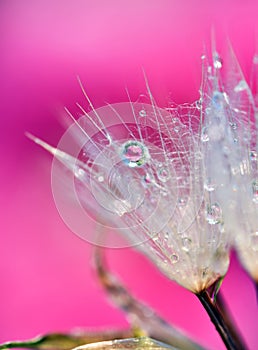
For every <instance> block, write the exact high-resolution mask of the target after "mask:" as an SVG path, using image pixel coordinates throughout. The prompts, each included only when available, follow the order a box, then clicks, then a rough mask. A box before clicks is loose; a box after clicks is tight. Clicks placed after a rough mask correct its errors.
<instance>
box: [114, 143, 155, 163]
mask: <svg viewBox="0 0 258 350" xmlns="http://www.w3.org/2000/svg"><path fill="white" fill-rule="evenodd" d="M121 153H122V160H123V162H124V163H126V164H127V165H128V166H129V167H131V168H135V167H140V166H142V165H144V164H145V163H146V162H147V161H148V160H149V158H150V155H149V151H148V149H147V147H146V146H144V145H143V144H142V143H141V142H139V141H136V140H134V141H127V142H126V143H124V144H123V146H122V152H121Z"/></svg>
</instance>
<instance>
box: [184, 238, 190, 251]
mask: <svg viewBox="0 0 258 350" xmlns="http://www.w3.org/2000/svg"><path fill="white" fill-rule="evenodd" d="M191 245H192V240H191V238H189V237H183V238H182V249H183V250H184V251H185V252H189V250H190V249H191Z"/></svg>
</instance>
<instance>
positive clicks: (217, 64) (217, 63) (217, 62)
mask: <svg viewBox="0 0 258 350" xmlns="http://www.w3.org/2000/svg"><path fill="white" fill-rule="evenodd" d="M222 65H223V62H222V59H221V57H219V55H218V54H217V53H216V54H215V56H214V61H213V66H214V68H215V69H221V68H222Z"/></svg>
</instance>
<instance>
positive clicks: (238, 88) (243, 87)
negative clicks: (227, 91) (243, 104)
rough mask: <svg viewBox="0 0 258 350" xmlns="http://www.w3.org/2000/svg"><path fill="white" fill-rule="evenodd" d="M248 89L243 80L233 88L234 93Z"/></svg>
mask: <svg viewBox="0 0 258 350" xmlns="http://www.w3.org/2000/svg"><path fill="white" fill-rule="evenodd" d="M247 89H248V84H247V82H246V81H245V80H240V82H239V83H238V84H237V85H236V86H235V87H234V91H235V92H241V91H244V90H247Z"/></svg>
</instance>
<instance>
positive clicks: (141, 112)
mask: <svg viewBox="0 0 258 350" xmlns="http://www.w3.org/2000/svg"><path fill="white" fill-rule="evenodd" d="M146 115H147V113H146V111H145V109H141V110H140V112H139V116H140V117H146Z"/></svg>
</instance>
